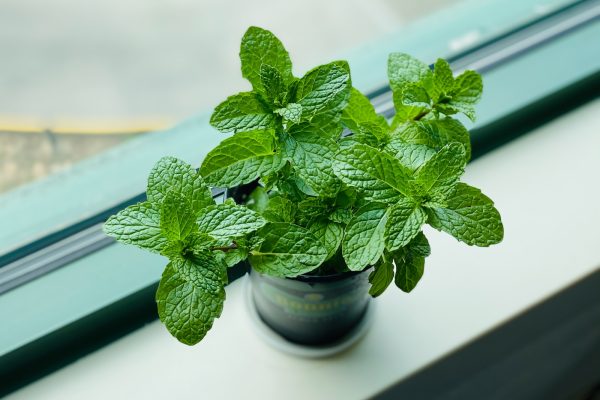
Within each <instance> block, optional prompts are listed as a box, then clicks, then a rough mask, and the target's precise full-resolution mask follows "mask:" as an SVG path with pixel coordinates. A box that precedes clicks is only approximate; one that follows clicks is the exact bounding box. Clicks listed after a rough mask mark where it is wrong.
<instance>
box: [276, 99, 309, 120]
mask: <svg viewBox="0 0 600 400" xmlns="http://www.w3.org/2000/svg"><path fill="white" fill-rule="evenodd" d="M274 112H275V113H276V114H279V115H281V116H282V117H283V119H284V120H286V121H290V122H291V123H293V124H299V123H300V119H301V117H302V105H300V104H296V103H289V104H288V105H287V106H285V107H284V108H278V109H277V110H275V111H274Z"/></svg>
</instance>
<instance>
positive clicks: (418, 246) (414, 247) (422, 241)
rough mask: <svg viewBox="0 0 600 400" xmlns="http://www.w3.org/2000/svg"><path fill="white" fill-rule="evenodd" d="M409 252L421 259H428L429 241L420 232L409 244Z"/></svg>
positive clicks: (429, 251) (429, 252)
mask: <svg viewBox="0 0 600 400" xmlns="http://www.w3.org/2000/svg"><path fill="white" fill-rule="evenodd" d="M409 247H410V251H412V252H413V253H414V254H416V255H418V256H421V257H429V255H430V254H431V247H429V241H428V240H427V238H426V237H425V235H424V234H423V232H420V233H419V234H418V235H417V236H416V237H415V238H414V239H413V240H412V241H411V242H410V243H409Z"/></svg>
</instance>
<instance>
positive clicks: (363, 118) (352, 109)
mask: <svg viewBox="0 0 600 400" xmlns="http://www.w3.org/2000/svg"><path fill="white" fill-rule="evenodd" d="M341 121H342V123H343V124H344V125H345V126H346V127H347V128H348V129H350V130H352V131H354V132H356V131H358V130H359V129H360V127H363V128H364V129H368V128H369V127H373V126H376V127H378V128H379V129H380V130H382V131H387V129H388V126H387V122H386V120H385V118H384V117H383V116H381V115H378V114H377V113H376V112H375V107H373V104H371V101H370V100H369V99H368V98H367V96H365V95H364V94H362V93H361V92H360V91H359V90H358V89H356V88H352V89H351V90H350V97H349V99H348V105H347V106H346V107H345V108H344V110H343V112H342V117H341ZM370 130H372V129H370ZM376 136H377V135H376Z"/></svg>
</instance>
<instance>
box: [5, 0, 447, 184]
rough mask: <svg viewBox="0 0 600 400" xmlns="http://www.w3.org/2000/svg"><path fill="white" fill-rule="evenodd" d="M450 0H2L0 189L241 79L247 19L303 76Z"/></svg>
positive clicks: (206, 106)
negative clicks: (277, 42)
mask: <svg viewBox="0 0 600 400" xmlns="http://www.w3.org/2000/svg"><path fill="white" fill-rule="evenodd" d="M456 2H457V0H421V1H411V2H405V1H402V2H398V1H394V0H374V1H369V2H365V1H359V0H334V1H321V0H309V1H295V2H285V3H284V2H280V1H276V0H259V1H252V2H245V1H197V0H174V1H168V2H166V1H163V2H159V1H148V0H128V1H120V0H103V1H100V0H91V1H77V0H52V1H41V0H37V1H36V0H4V1H2V2H1V3H0V54H2V62H1V63H0V193H2V192H6V191H9V190H11V189H14V188H16V187H18V186H20V185H23V184H25V183H27V182H31V181H34V180H36V179H40V178H42V177H44V176H47V175H49V174H52V173H54V172H58V171H62V170H65V169H68V168H69V167H70V166H72V165H73V163H75V162H77V161H78V160H81V159H83V158H86V157H90V156H91V155H94V154H97V153H99V152H102V151H103V150H106V149H108V148H110V147H113V146H116V145H118V144H120V143H123V142H124V141H127V140H128V139H130V138H131V137H133V136H135V135H138V134H140V133H141V132H145V131H150V130H158V129H161V128H165V127H168V126H171V125H173V124H174V123H176V122H177V121H180V120H182V119H184V118H186V117H190V116H192V115H194V114H197V113H199V112H202V111H208V110H210V109H212V107H214V106H215V105H216V104H218V102H219V101H220V100H221V99H222V98H224V97H226V96H227V95H229V94H231V93H233V92H237V91H240V90H242V89H244V88H246V87H247V86H248V84H247V83H246V82H245V81H244V80H243V79H242V77H241V75H240V72H239V61H238V58H237V57H236V55H237V53H238V51H239V40H240V38H241V36H242V35H243V32H244V31H245V29H246V28H247V26H249V25H252V24H255V25H260V26H262V27H265V28H268V29H270V30H272V31H273V32H275V33H276V34H277V35H278V36H279V37H280V38H281V40H282V41H283V43H285V45H286V47H287V48H288V50H289V51H290V54H291V55H292V60H293V61H294V62H295V66H294V67H295V72H296V74H297V75H300V74H301V73H302V72H303V71H305V70H306V67H308V66H312V65H316V64H318V63H320V62H325V61H327V60H330V59H332V58H334V57H335V56H336V55H341V54H343V53H344V52H345V51H347V50H349V49H352V48H356V47H357V46H360V45H361V44H362V43H365V42H369V41H373V40H375V39H376V38H378V37H380V36H384V35H386V34H389V33H391V32H395V31H397V30H398V29H399V28H401V27H402V26H404V25H406V24H407V23H409V22H414V21H415V20H416V19H418V18H419V17H422V16H424V15H426V14H429V13H431V12H434V11H437V10H440V9H441V8H444V7H448V6H450V5H452V4H454V3H456ZM315 10H318V11H317V12H315Z"/></svg>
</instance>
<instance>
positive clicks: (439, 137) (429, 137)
mask: <svg viewBox="0 0 600 400" xmlns="http://www.w3.org/2000/svg"><path fill="white" fill-rule="evenodd" d="M394 139H401V140H402V141H403V142H406V143H409V144H421V145H425V146H428V147H431V148H433V149H435V150H439V149H441V148H442V147H444V146H445V145H447V144H448V143H452V142H458V143H460V144H462V145H463V146H464V148H465V151H466V156H465V158H466V159H467V161H468V160H469V159H470V158H471V139H470V136H469V131H467V128H465V127H464V125H463V124H461V123H460V121H458V120H455V119H454V118H442V119H434V120H427V121H414V122H408V123H406V124H402V125H399V126H398V127H397V128H396V129H395V130H394V131H393V132H392V142H393V141H394Z"/></svg>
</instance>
